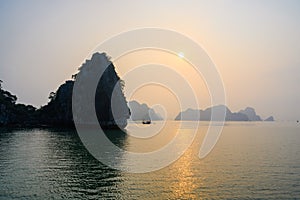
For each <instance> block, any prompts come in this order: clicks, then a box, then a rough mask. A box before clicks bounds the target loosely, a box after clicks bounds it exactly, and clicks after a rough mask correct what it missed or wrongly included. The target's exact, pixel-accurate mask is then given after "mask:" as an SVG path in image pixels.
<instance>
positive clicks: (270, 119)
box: [264, 116, 275, 122]
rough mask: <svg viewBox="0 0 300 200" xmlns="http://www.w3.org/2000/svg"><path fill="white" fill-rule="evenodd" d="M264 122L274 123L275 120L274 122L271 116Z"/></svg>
mask: <svg viewBox="0 0 300 200" xmlns="http://www.w3.org/2000/svg"><path fill="white" fill-rule="evenodd" d="M264 121H266V122H274V121H275V120H274V117H273V116H270V117H268V118H267V119H265V120H264Z"/></svg>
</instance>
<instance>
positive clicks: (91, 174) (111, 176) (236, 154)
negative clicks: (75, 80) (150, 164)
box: [0, 121, 300, 199]
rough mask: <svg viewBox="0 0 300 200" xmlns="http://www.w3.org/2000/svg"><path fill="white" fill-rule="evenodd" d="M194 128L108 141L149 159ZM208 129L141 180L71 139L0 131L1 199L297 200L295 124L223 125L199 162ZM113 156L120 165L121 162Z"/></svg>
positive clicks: (145, 130) (173, 127)
mask: <svg viewBox="0 0 300 200" xmlns="http://www.w3.org/2000/svg"><path fill="white" fill-rule="evenodd" d="M194 123H195V122H182V126H179V124H180V122H173V121H170V122H167V124H166V126H165V128H163V129H161V130H160V127H162V124H161V123H160V122H154V124H151V125H139V126H140V129H138V131H139V132H140V134H141V135H143V136H147V134H150V132H151V130H156V131H157V130H160V132H161V133H162V134H158V135H154V136H152V137H151V139H150V140H146V139H136V138H133V137H118V135H119V132H118V131H110V132H108V133H107V134H110V135H112V136H113V137H112V138H113V140H115V141H114V142H115V143H117V144H118V145H119V146H120V147H121V148H123V149H125V150H128V151H133V152H150V151H153V150H155V149H158V148H162V147H163V146H164V145H166V144H167V143H168V142H169V141H170V139H171V138H172V137H173V136H174V134H180V135H179V136H180V138H181V140H180V141H182V143H183V144H184V143H185V142H187V141H188V139H187V138H189V136H190V134H192V131H193V129H194ZM215 125H218V124H215ZM134 128H135V126H134V124H132V123H131V124H129V125H128V130H134ZM207 128H208V123H207V122H200V128H199V130H197V137H196V138H195V140H194V143H193V144H192V146H191V147H190V148H189V149H188V150H187V151H186V152H185V154H184V155H183V156H182V157H181V158H180V159H178V160H177V161H176V162H174V163H173V164H171V165H169V166H167V167H165V168H162V169H161V170H158V171H155V172H150V173H144V174H130V173H125V172H122V171H118V170H114V169H111V168H109V167H107V166H105V165H103V164H102V163H101V162H99V161H98V160H96V159H95V158H94V157H93V156H92V155H90V154H89V152H88V151H87V150H86V149H85V147H84V146H83V144H82V143H81V141H80V139H79V137H78V135H77V133H76V131H70V130H62V129H4V128H2V129H0V184H1V187H0V199H300V124H297V123H277V122H276V123H275V122H274V123H269V122H260V123H253V122H228V123H226V124H225V126H224V128H223V131H222V135H221V137H220V139H219V141H218V143H217V145H216V146H215V148H214V149H213V151H212V152H211V153H210V154H209V155H208V156H207V157H206V158H204V159H201V160H200V159H199V158H198V152H199V148H200V145H201V142H202V140H203V137H204V135H205V133H206V131H207ZM149 130H150V131H149ZM139 132H136V131H135V134H136V133H137V134H139ZM114 135H115V137H114ZM179 145H180V144H179ZM171 153H172V152H170V154H171ZM119 156H120V158H118V159H119V160H120V163H119V164H120V165H122V163H125V162H126V155H119ZM146 165H147V163H145V166H146Z"/></svg>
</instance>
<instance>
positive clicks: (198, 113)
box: [175, 105, 274, 121]
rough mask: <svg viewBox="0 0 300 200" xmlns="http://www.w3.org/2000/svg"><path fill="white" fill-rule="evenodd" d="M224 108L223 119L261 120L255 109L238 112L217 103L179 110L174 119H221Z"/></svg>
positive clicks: (269, 118) (271, 119) (270, 119)
mask: <svg viewBox="0 0 300 200" xmlns="http://www.w3.org/2000/svg"><path fill="white" fill-rule="evenodd" d="M212 110H214V112H215V114H214V118H212V115H211V113H212ZM224 110H225V112H226V115H225V121H263V120H262V119H261V117H260V116H259V115H257V114H256V112H255V109H254V108H251V107H247V108H245V109H244V110H240V111H239V112H232V111H231V110H230V109H229V108H228V107H227V106H225V105H218V106H213V107H210V108H207V109H205V110H197V109H190V108H189V109H187V110H185V111H183V112H180V113H179V114H178V115H177V116H176V118H175V120H185V121H220V120H222V116H223V115H222V114H223V111H224ZM264 121H274V117H273V116H270V117H268V118H267V119H265V120H264Z"/></svg>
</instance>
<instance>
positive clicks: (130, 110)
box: [0, 52, 274, 129]
mask: <svg viewBox="0 0 300 200" xmlns="http://www.w3.org/2000/svg"><path fill="white" fill-rule="evenodd" d="M103 61H105V62H108V63H109V66H108V67H107V66H105V65H104V64H103ZM94 67H100V68H104V69H105V71H104V73H103V75H102V77H101V79H100V80H99V82H98V85H97V89H96V94H95V110H96V114H97V118H98V121H99V124H100V125H101V127H102V128H108V129H110V128H119V126H121V128H124V127H126V125H127V120H128V119H130V120H133V121H138V120H145V119H146V120H148V119H151V120H154V121H155V120H163V118H162V117H161V116H160V115H159V113H156V112H155V110H154V109H152V108H150V107H149V106H148V105H147V104H141V103H139V102H137V101H131V102H129V103H128V102H127V101H126V97H125V96H124V91H123V90H124V87H125V83H124V81H123V80H121V79H120V77H119V76H118V74H117V73H116V70H115V66H114V64H113V63H112V62H111V61H110V59H109V57H108V56H107V55H106V53H98V52H96V53H94V54H93V55H92V57H91V59H90V60H86V62H85V63H83V64H82V66H81V67H80V68H79V72H78V73H77V74H74V75H72V80H67V81H66V82H65V83H63V84H62V85H60V86H59V88H58V89H57V91H56V92H51V93H50V95H49V102H48V103H47V104H46V105H44V106H42V107H41V108H39V109H37V108H35V107H34V106H32V105H24V104H19V103H17V97H16V96H15V95H13V94H11V93H10V92H9V91H6V90H4V89H3V88H2V81H0V126H12V127H74V120H73V114H72V94H73V87H74V83H75V81H76V77H77V75H78V74H79V73H81V74H85V75H86V76H88V74H89V73H90V71H91V69H92V68H94ZM105 67H107V68H105ZM114 90H115V93H116V94H117V95H116V96H114V101H117V104H118V106H117V110H116V112H117V113H118V119H117V120H118V123H117V122H116V121H117V120H115V119H114V116H113V113H112V107H111V100H112V93H113V91H114ZM83 98H85V97H83ZM79 106H84V105H79ZM224 107H225V108H224ZM212 109H214V110H217V111H218V110H222V109H225V110H226V117H225V120H226V121H262V119H261V117H260V116H258V115H257V114H256V112H255V110H254V109H253V108H250V107H247V108H246V109H244V110H241V111H239V112H237V113H233V112H231V111H230V109H229V108H227V107H226V106H224V105H219V106H214V107H211V108H207V109H205V110H196V109H187V110H185V111H182V112H180V113H179V114H178V115H177V116H176V118H175V120H190V121H195V120H201V121H210V120H213V121H214V120H219V119H218V118H216V119H212V116H211V112H212ZM198 114H199V115H198ZM196 116H200V117H196ZM265 121H274V118H273V117H272V116H270V117H268V118H267V119H265ZM120 122H121V123H120ZM118 125H119V126H118Z"/></svg>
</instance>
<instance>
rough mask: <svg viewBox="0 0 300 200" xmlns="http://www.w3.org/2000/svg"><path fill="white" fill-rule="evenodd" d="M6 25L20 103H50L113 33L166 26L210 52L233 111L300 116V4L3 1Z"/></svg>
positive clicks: (0, 70)
mask: <svg viewBox="0 0 300 200" xmlns="http://www.w3.org/2000/svg"><path fill="white" fill-rule="evenodd" d="M0 26H1V32H0V44H1V45H0V79H1V80H3V81H4V88H5V89H7V90H9V91H11V92H12V93H13V94H16V95H17V96H18V98H19V102H23V103H28V104H33V105H35V106H41V105H43V104H46V103H47V101H48V95H49V93H50V92H51V91H55V90H56V89H57V88H58V86H59V85H60V84H61V83H63V82H64V81H65V80H66V79H69V78H70V77H71V75H72V74H74V73H75V72H76V71H77V68H78V67H79V66H80V65H81V64H82V62H84V60H85V58H86V56H87V55H88V54H90V53H91V51H92V50H93V49H94V48H95V47H96V46H97V45H98V44H99V43H100V42H102V41H104V40H105V39H107V38H109V37H111V36H112V35H115V34H118V33H120V32H123V31H126V30H131V29H136V28H141V27H160V28H165V29H172V30H175V31H178V32H179V33H182V34H185V35H188V36H189V37H191V38H192V39H193V40H195V41H196V42H197V43H199V44H200V45H201V46H202V47H203V48H204V49H206V51H207V53H208V54H209V56H210V57H211V58H212V60H213V61H214V63H215V64H216V65H217V66H218V69H219V71H220V74H221V76H222V78H223V81H224V84H225V89H226V96H227V105H228V106H229V108H231V110H233V111H238V110H239V109H241V108H244V107H246V106H252V107H254V108H256V111H257V112H258V113H259V114H261V115H262V116H263V117H267V116H268V115H273V116H274V117H275V118H276V119H279V120H296V119H300V107H299V103H300V92H299V89H298V87H299V81H300V37H299V36H300V1H298V0H294V1H291V0H282V1H276V0H269V1H267V0H263V1H262V0H257V1H255V0H248V1H243V0H236V1H230V0H227V1H225V0H224V1H221V0H220V1H214V0H210V1H200V0H197V1H196V0H195V1H187V0H182V1H178V0H164V1H161V0H151V1H148V0H147V1H146V0H144V1H143V0H122V1H116V0H111V1H100V0H98V1H76V0H65V1H58V0H54V1H53V0H52V1H38V0H35V1H31V0H26V1H22V0H19V1H15V0H6V1H5V0H2V1H0ZM206 104H207V103H203V104H202V105H201V106H200V107H201V108H205V107H206V106H207V105H206Z"/></svg>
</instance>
